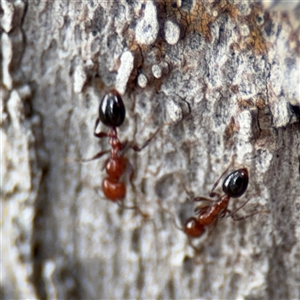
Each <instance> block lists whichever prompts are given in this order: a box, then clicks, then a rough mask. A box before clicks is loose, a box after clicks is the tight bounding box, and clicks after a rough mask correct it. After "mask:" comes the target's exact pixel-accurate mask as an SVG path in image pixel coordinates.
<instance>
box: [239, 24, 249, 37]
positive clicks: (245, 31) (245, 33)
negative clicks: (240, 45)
mask: <svg viewBox="0 0 300 300" xmlns="http://www.w3.org/2000/svg"><path fill="white" fill-rule="evenodd" d="M240 32H241V35H242V36H248V35H249V34H250V30H249V27H248V25H247V24H243V25H241V27H240Z"/></svg>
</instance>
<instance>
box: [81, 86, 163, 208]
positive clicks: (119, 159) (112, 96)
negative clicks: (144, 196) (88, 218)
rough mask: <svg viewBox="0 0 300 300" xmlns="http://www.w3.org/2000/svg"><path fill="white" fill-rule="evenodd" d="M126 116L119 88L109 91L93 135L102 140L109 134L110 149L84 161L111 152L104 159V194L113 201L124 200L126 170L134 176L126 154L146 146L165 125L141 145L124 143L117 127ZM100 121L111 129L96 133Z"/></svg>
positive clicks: (101, 105)
mask: <svg viewBox="0 0 300 300" xmlns="http://www.w3.org/2000/svg"><path fill="white" fill-rule="evenodd" d="M125 115H126V110H125V106H124V103H123V100H122V97H121V96H120V94H119V93H118V92H117V91H116V90H111V91H110V92H108V93H106V94H105V95H104V96H103V98H102V99H101V101H100V105H99V117H98V118H97V120H96V122H95V127H94V136H95V137H97V138H99V139H101V138H104V137H108V138H109V144H110V146H111V150H105V151H100V152H99V153H97V154H96V155H95V156H93V157H92V158H90V159H85V160H83V161H84V162H86V161H91V160H95V159H98V158H100V157H102V156H103V155H104V154H106V153H109V152H110V157H109V158H108V159H107V160H106V161H105V169H106V173H107V177H106V178H104V179H103V181H102V191H103V193H104V195H105V197H106V198H107V199H109V200H111V201H113V202H117V201H119V200H123V199H124V198H125V196H126V185H125V182H124V181H123V180H122V179H123V176H124V174H125V171H126V170H128V169H130V181H132V178H133V168H132V166H131V164H130V162H129V161H128V159H127V158H126V157H125V156H124V153H125V152H126V150H127V149H130V148H131V149H133V150H134V151H137V152H139V151H141V150H142V149H144V148H145V147H146V146H148V144H149V143H150V142H151V140H152V139H153V138H154V137H155V135H156V134H157V133H158V131H159V130H160V129H161V127H162V126H160V127H159V128H158V129H157V130H156V132H155V133H154V134H153V135H152V136H151V137H150V138H149V139H148V140H147V141H146V142H145V143H144V144H143V145H142V147H138V146H137V145H132V144H130V143H127V142H123V143H122V142H120V140H119V138H118V132H117V127H119V126H121V125H122V124H123V122H124V119H125ZM100 122H102V123H103V124H104V125H105V126H107V127H109V130H108V132H102V131H101V132H96V129H97V127H98V125H99V123H100Z"/></svg>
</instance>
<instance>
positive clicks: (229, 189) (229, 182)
mask: <svg viewBox="0 0 300 300" xmlns="http://www.w3.org/2000/svg"><path fill="white" fill-rule="evenodd" d="M248 182H249V176H248V171H247V169H246V168H243V169H239V170H236V171H233V172H232V173H230V174H229V175H228V176H227V177H226V178H225V179H224V182H223V186H222V188H223V192H224V193H225V194H226V195H228V196H230V197H233V198H238V197H240V196H242V195H243V194H244V193H245V191H246V190H247V187H248Z"/></svg>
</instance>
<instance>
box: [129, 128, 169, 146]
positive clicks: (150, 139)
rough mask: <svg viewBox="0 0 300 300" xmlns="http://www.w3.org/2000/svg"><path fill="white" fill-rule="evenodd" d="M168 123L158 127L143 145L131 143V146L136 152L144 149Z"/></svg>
mask: <svg viewBox="0 0 300 300" xmlns="http://www.w3.org/2000/svg"><path fill="white" fill-rule="evenodd" d="M165 125H168V124H162V125H160V126H159V127H158V129H157V130H156V131H155V132H154V133H153V134H152V135H151V136H150V138H149V139H148V140H147V141H146V142H145V143H144V144H143V145H142V146H141V147H139V146H138V145H130V146H129V147H130V148H131V149H132V150H133V151H136V152H140V151H142V150H143V149H144V148H146V147H147V146H148V145H149V144H150V142H151V141H152V140H153V139H154V137H155V136H156V135H157V134H158V132H159V131H160V130H161V129H162V127H163V126H165Z"/></svg>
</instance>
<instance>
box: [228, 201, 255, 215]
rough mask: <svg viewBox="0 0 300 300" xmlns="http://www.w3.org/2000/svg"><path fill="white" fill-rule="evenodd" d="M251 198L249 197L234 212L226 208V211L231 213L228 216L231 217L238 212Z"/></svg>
mask: <svg viewBox="0 0 300 300" xmlns="http://www.w3.org/2000/svg"><path fill="white" fill-rule="evenodd" d="M250 200H251V198H249V199H247V200H246V201H244V203H243V204H242V205H241V206H240V207H238V208H236V209H235V210H234V211H233V212H231V211H230V210H229V209H227V210H226V213H227V212H228V213H229V215H227V216H226V218H229V217H231V216H232V215H234V214H235V213H237V212H238V211H239V210H240V209H242V208H243V207H244V206H245V205H246V204H247V203H248V202H249V201H250ZM224 217H225V215H224Z"/></svg>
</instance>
